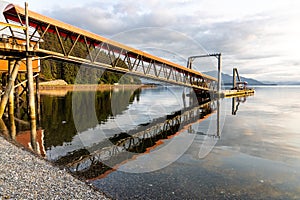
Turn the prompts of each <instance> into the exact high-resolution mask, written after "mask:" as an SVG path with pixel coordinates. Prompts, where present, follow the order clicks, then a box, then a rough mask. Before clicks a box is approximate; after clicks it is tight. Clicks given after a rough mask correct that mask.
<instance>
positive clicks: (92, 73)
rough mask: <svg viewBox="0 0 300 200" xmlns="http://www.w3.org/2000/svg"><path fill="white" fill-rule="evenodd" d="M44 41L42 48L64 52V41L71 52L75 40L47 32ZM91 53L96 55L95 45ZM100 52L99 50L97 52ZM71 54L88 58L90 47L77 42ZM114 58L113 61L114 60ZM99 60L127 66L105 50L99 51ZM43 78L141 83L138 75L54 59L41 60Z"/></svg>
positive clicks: (123, 66) (74, 81)
mask: <svg viewBox="0 0 300 200" xmlns="http://www.w3.org/2000/svg"><path fill="white" fill-rule="evenodd" d="M44 41H47V42H41V43H40V48H41V49H46V50H49V51H54V52H59V53H63V49H62V48H61V44H60V42H62V43H63V45H64V48H65V51H66V52H69V51H70V49H71V48H72V46H73V41H72V39H71V38H70V37H65V38H62V41H59V38H58V37H57V35H56V34H55V33H51V32H47V33H46V34H45V36H44ZM89 48H90V52H91V54H93V55H95V53H96V52H95V51H94V49H95V48H94V47H89ZM97 53H98V52H97ZM70 56H74V57H79V58H87V57H88V56H89V51H88V47H87V45H86V44H85V43H84V42H77V43H76V45H75V46H74V47H73V50H72V51H71V54H70ZM111 60H113V63H112V61H111ZM96 61H97V62H101V63H103V64H108V65H114V64H116V66H117V67H121V68H127V69H128V66H127V64H126V63H125V62H124V61H123V60H121V59H118V58H112V59H111V58H110V56H109V55H108V54H107V53H106V52H104V51H101V52H99V55H98V57H97V60H96ZM40 64H41V76H40V77H41V79H43V80H46V81H47V80H55V79H63V80H65V81H66V82H67V83H69V84H74V83H77V84H95V83H97V84H114V83H120V84H140V83H141V80H140V79H139V78H138V77H134V76H128V75H125V76H124V74H120V73H116V72H111V71H108V70H103V69H99V68H91V67H87V66H84V65H79V64H74V63H69V62H62V61H57V60H52V59H42V60H41V63H40Z"/></svg>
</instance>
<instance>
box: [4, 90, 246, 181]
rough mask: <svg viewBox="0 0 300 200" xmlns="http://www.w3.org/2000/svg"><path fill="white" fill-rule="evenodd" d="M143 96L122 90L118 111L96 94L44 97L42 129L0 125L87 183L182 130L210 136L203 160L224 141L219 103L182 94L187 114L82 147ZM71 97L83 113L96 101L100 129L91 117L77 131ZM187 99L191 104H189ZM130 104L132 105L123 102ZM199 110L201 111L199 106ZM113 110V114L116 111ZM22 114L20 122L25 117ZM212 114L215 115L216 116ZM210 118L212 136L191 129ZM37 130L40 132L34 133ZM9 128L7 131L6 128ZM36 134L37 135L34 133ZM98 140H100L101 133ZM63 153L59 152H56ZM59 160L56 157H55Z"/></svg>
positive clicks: (106, 95) (9, 121)
mask: <svg viewBox="0 0 300 200" xmlns="http://www.w3.org/2000/svg"><path fill="white" fill-rule="evenodd" d="M140 94H141V90H120V91H115V93H114V96H115V98H114V101H117V102H114V103H116V104H117V105H119V106H118V107H113V108H112V105H111V102H112V100H111V98H112V91H101V92H97V93H96V95H94V96H91V93H90V92H72V93H71V92H69V93H67V94H66V95H65V96H60V97H57V98H53V96H47V95H46V96H43V95H42V96H41V98H40V103H41V104H40V113H41V117H38V119H40V123H37V121H32V120H31V121H29V122H28V121H25V120H22V119H19V118H18V117H15V116H14V115H8V118H6V120H5V123H4V122H3V121H2V123H1V121H0V129H1V130H2V132H6V133H9V137H10V138H12V139H14V140H16V141H17V142H18V143H20V144H22V145H24V146H25V147H26V148H28V149H31V150H33V151H35V152H37V153H38V154H40V155H41V156H43V157H47V159H49V160H50V161H53V162H55V163H56V164H58V165H61V166H64V167H66V168H67V169H68V170H70V171H71V172H72V173H74V174H76V175H78V176H81V177H84V178H86V179H94V178H97V177H99V176H101V175H103V174H107V173H109V172H110V171H112V170H114V169H115V168H117V167H118V166H119V165H120V164H122V163H124V162H127V161H129V160H132V159H135V157H136V156H139V155H142V154H144V153H147V152H149V151H150V150H151V149H154V148H156V147H157V146H159V145H160V144H162V143H163V142H162V141H163V140H165V139H169V138H171V137H173V136H174V135H176V134H177V133H178V132H180V131H181V130H186V131H187V133H189V134H195V135H200V136H205V137H208V138H211V139H208V140H205V141H204V144H203V145H202V147H201V149H200V152H199V158H204V157H205V156H206V155H208V153H209V152H210V151H211V150H212V148H213V146H214V145H213V144H212V142H214V144H215V143H216V141H217V140H218V139H220V136H221V131H220V128H221V127H220V112H221V108H220V106H221V103H220V99H214V100H212V101H208V100H207V99H202V102H200V105H199V102H198V101H199V100H197V101H196V100H195V99H193V98H189V97H188V95H187V94H185V93H184V92H183V93H181V94H182V101H183V108H182V109H180V110H177V111H174V112H173V113H172V114H169V115H167V116H162V117H159V118H155V119H152V121H151V122H147V123H140V124H139V125H138V126H137V127H136V128H134V129H132V130H128V131H122V132H118V133H116V134H114V135H110V136H107V137H106V138H104V139H101V140H93V139H90V140H91V141H90V142H91V143H90V144H91V145H82V144H80V143H78V142H77V139H78V134H79V132H80V134H82V135H83V137H85V136H87V137H90V136H91V135H88V134H87V135H86V132H88V131H89V130H91V129H93V127H97V126H99V125H101V124H105V123H107V121H108V120H109V119H110V118H113V117H114V115H122V114H123V113H124V111H125V110H127V109H128V106H129V105H130V104H132V103H133V102H134V101H139V99H140ZM72 95H77V98H79V99H80V104H81V106H79V107H80V108H84V107H85V105H86V104H87V102H89V101H88V100H89V98H95V107H97V109H96V111H97V113H96V115H97V118H98V121H99V123H97V124H94V123H89V122H90V121H89V118H90V116H88V115H82V116H79V117H80V118H81V119H80V120H83V121H85V122H87V123H86V126H85V127H83V128H82V130H77V129H76V127H75V125H74V122H73V115H72V107H71V106H70V102H72ZM185 98H188V100H189V101H187V102H186V99H185ZM123 99H129V102H125V101H123ZM245 100H246V97H238V98H233V99H232V103H233V105H232V108H233V109H232V113H233V114H236V112H237V109H238V106H239V103H242V102H245ZM195 102H198V103H197V104H196V103H195ZM195 104H196V105H195ZM112 109H114V110H112ZM22 112H24V111H22V110H20V111H19V112H18V113H19V114H18V116H22ZM212 114H213V115H212ZM209 116H215V117H216V120H215V122H216V124H215V128H216V129H213V130H212V131H211V132H210V133H209V134H208V133H205V132H201V131H199V130H197V129H195V127H193V126H192V125H193V124H195V123H197V124H200V123H202V121H203V120H204V119H206V118H207V117H209ZM34 124H38V127H34ZM7 126H8V127H7ZM33 128H34V129H35V130H36V131H32V129H33ZM93 134H97V132H96V131H94V132H93ZM57 149H58V150H57ZM54 154H55V155H54Z"/></svg>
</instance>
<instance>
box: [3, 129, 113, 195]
mask: <svg viewBox="0 0 300 200" xmlns="http://www.w3.org/2000/svg"><path fill="white" fill-rule="evenodd" d="M0 154H1V158H0V169H1V170H0V199H48V198H54V199H90V198H92V199H110V198H109V197H108V196H106V195H105V194H104V193H102V192H101V191H99V190H97V189H95V188H93V187H92V186H91V185H89V184H87V183H86V182H83V181H82V180H79V179H78V178H76V177H74V176H72V175H71V174H70V173H68V172H67V171H65V170H63V169H59V168H58V167H57V166H55V165H53V164H51V163H49V162H48V161H46V160H45V159H43V158H41V157H39V156H37V155H35V154H34V153H32V152H30V151H28V150H26V149H24V148H22V147H19V146H18V145H16V144H14V142H12V141H10V140H9V139H5V137H3V135H2V134H0Z"/></svg>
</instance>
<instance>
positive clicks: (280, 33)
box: [43, 0, 300, 79]
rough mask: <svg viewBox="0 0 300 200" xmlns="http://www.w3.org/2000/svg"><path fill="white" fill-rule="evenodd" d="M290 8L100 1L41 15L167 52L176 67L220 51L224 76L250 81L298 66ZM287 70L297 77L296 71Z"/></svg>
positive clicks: (204, 1) (188, 1) (296, 32)
mask: <svg viewBox="0 0 300 200" xmlns="http://www.w3.org/2000/svg"><path fill="white" fill-rule="evenodd" d="M217 2H218V3H217ZM252 4H253V5H256V4H259V5H260V7H255V6H253V5H252ZM294 4H295V2H293V3H292V1H291V5H292V7H291V8H290V7H288V5H289V4H283V3H278V2H277V3H271V4H270V2H264V3H262V2H261V1H258V0H255V1H254V2H251V3H249V2H248V3H245V2H243V3H241V2H236V1H234V0H230V1H226V2H220V1H215V0H210V1H208V0H200V1H193V0H182V1H174V0H166V1H158V0H152V1H133V0H127V1H102V0H101V1H93V2H88V3H83V2H81V3H80V4H76V5H74V6H65V7H64V6H60V7H56V8H55V9H49V10H47V11H44V13H43V14H46V15H48V16H50V17H53V18H56V19H59V20H61V21H64V22H66V23H70V24H72V25H75V26H78V27H81V28H83V29H87V30H89V31H91V32H94V33H97V34H100V35H103V36H105V37H109V38H112V39H114V40H117V41H119V42H122V43H125V44H127V45H130V46H133V47H136V48H141V49H145V50H147V51H150V53H154V54H155V51H154V50H155V49H160V51H157V52H158V53H162V52H168V53H166V54H165V55H164V56H167V55H170V58H169V60H172V61H176V60H177V61H178V62H181V63H180V64H184V62H185V61H184V59H183V58H187V57H188V56H190V55H199V54H204V53H207V52H222V54H223V55H224V56H223V65H224V71H225V72H230V73H231V69H232V67H238V68H240V69H241V70H240V71H243V70H245V72H249V75H250V76H252V77H260V78H264V74H265V75H266V76H265V79H267V77H268V75H270V74H273V73H272V72H274V71H275V72H276V71H278V72H281V71H282V69H283V68H284V67H287V66H291V65H292V66H295V65H298V66H299V63H300V59H299V56H298V55H297V54H298V53H297V52H299V50H300V49H299V48H300V44H299V39H298V35H299V34H300V30H299V28H298V27H299V26H298V20H297V19H298V17H300V16H299V12H297V10H296V9H295V8H296V5H294ZM233 5H234V6H233ZM171 52H173V54H172V53H171ZM158 56H160V55H158ZM174 57H178V58H177V59H176V58H175V59H174ZM282 61H287V62H282ZM210 62H211V63H214V61H213V60H211V61H210ZM200 65H201V64H200ZM293 70H294V71H293V73H294V74H296V73H298V74H299V69H297V68H294V67H293ZM250 72H251V73H250ZM255 72H257V75H256V74H255ZM274 78H275V77H274ZM276 78H278V77H276Z"/></svg>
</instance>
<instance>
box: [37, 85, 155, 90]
mask: <svg viewBox="0 0 300 200" xmlns="http://www.w3.org/2000/svg"><path fill="white" fill-rule="evenodd" d="M152 87H154V86H152V85H144V84H140V85H135V84H120V85H110V84H72V85H50V84H49V85H47V84H40V85H39V90H40V91H43V90H68V91H86V90H87V91H90V90H97V91H102V90H111V89H138V88H152Z"/></svg>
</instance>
